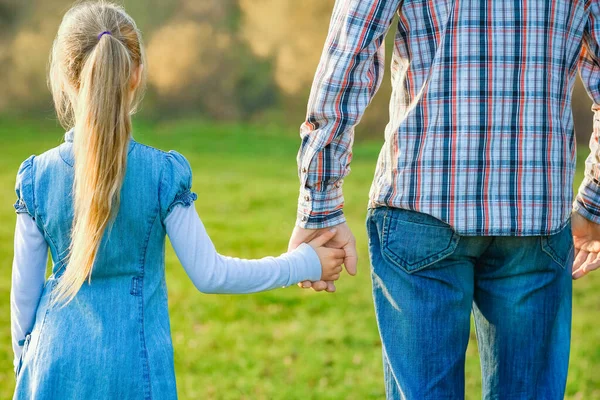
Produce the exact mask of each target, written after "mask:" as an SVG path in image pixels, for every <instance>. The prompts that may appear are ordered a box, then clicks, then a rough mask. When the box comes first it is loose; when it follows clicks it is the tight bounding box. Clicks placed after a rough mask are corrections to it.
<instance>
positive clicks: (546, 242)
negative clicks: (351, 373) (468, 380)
mask: <svg viewBox="0 0 600 400" xmlns="http://www.w3.org/2000/svg"><path fill="white" fill-rule="evenodd" d="M367 230H368V235H369V249H370V256H371V264H372V271H371V272H372V281H373V297H374V303H375V311H376V316H377V323H378V327H379V332H380V335H381V340H382V344H383V362H384V374H385V385H386V393H387V398H388V399H394V400H395V399H419V400H426V399H432V400H433V399H435V400H441V399H462V398H464V396H465V393H464V391H465V370H464V365H465V352H466V349H467V344H468V341H469V334H470V318H471V313H472V314H473V315H474V319H475V326H476V335H477V341H478V349H479V353H480V358H481V368H482V378H483V382H482V390H483V398H484V399H487V400H491V399H502V400H511V399H549V400H559V399H563V397H564V391H565V384H566V378H567V368H568V362H569V345H570V333H571V291H572V280H571V266H572V263H573V238H572V234H571V226H570V220H569V221H568V222H567V224H566V225H565V226H563V227H562V229H561V230H560V231H559V232H558V233H556V234H553V235H548V236H523V237H506V236H501V237H500V236H496V237H494V236H487V237H486V236H460V235H458V234H457V233H456V232H455V230H454V229H453V228H452V227H450V225H448V224H446V223H445V222H442V221H441V220H438V219H436V218H434V217H433V216H431V215H427V214H423V213H419V212H416V211H410V210H404V209H396V208H387V207H381V208H375V209H370V210H369V213H368V217H367Z"/></svg>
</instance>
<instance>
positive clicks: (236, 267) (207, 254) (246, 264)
mask: <svg viewBox="0 0 600 400" xmlns="http://www.w3.org/2000/svg"><path fill="white" fill-rule="evenodd" d="M165 226H166V230H167V235H168V236H169V239H170V241H171V244H172V245H173V249H174V250H175V254H177V257H178V258H179V261H180V262H181V264H182V265H183V268H184V269H185V271H186V273H187V274H188V276H189V277H190V279H191V280H192V282H193V283H194V285H195V286H196V288H197V289H198V290H199V291H201V292H203V293H254V292H260V291H265V290H270V289H274V288H278V287H284V286H289V285H293V284H295V283H298V282H302V281H305V280H310V281H317V280H320V279H321V263H320V261H319V257H318V256H317V253H316V252H315V251H314V250H313V248H312V247H311V246H309V245H308V244H303V245H301V246H300V247H298V248H297V249H296V250H294V251H292V252H290V253H286V254H283V255H281V256H279V257H265V258H263V259H260V260H242V259H239V258H233V257H227V256H223V255H221V254H219V253H218V252H217V251H216V249H215V247H214V245H213V243H212V241H211V240H210V237H209V236H208V234H207V232H206V229H205V228H204V225H203V224H202V221H201V220H200V217H199V216H198V213H197V212H196V209H195V207H183V206H181V205H178V206H175V207H174V209H173V210H172V211H171V213H170V214H169V216H168V217H167V219H166V221H165Z"/></svg>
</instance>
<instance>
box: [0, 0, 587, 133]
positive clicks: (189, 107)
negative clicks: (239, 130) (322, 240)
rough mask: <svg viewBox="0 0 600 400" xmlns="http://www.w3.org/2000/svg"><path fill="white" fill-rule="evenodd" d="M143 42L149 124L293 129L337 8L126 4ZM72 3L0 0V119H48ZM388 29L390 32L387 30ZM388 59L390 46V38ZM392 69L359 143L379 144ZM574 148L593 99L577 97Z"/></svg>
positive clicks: (208, 2) (262, 3) (213, 2)
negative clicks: (53, 70) (53, 63)
mask: <svg viewBox="0 0 600 400" xmlns="http://www.w3.org/2000/svg"><path fill="white" fill-rule="evenodd" d="M122 3H123V4H124V6H125V7H126V9H127V10H128V12H129V13H130V14H131V15H132V16H133V17H134V18H135V19H136V22H137V23H138V26H139V27H140V29H141V30H142V32H143V35H144V40H145V42H146V52H147V59H148V65H147V71H148V77H149V88H148V94H147V97H146V101H145V102H144V106H143V108H142V111H141V112H142V114H143V115H144V116H145V117H146V118H161V117H172V116H201V117H206V118H218V119H227V120H231V119H239V120H251V119H258V120H262V121H270V120H273V119H277V120H278V122H280V121H284V122H286V123H289V124H292V125H296V126H299V125H300V123H301V122H302V119H303V118H304V114H305V112H306V101H307V99H308V94H309V91H310V86H311V83H312V79H313V76H314V72H315V69H316V67H317V63H318V61H319V57H320V55H321V52H322V48H323V43H324V40H325V37H326V34H327V29H328V25H329V18H330V16H331V10H332V7H333V3H334V0H303V1H302V2H301V3H299V2H297V1H292V0H200V1H198V0H168V1H167V0H123V1H122ZM71 4H72V1H71V0H0V27H1V28H2V32H3V34H2V35H0V93H1V95H0V113H2V112H5V113H6V112H7V113H18V112H21V113H23V112H39V111H42V112H43V113H44V116H47V115H49V114H50V113H51V110H52V106H51V99H50V95H49V92H48V90H47V89H46V82H45V80H46V76H45V73H46V63H47V57H48V54H49V51H50V47H51V44H52V40H53V39H54V36H55V34H56V31H57V28H58V25H59V23H60V19H61V17H62V14H63V13H64V12H65V11H66V10H67V9H68V7H69V6H70V5H71ZM393 30H394V28H393V27H392V31H393ZM386 42H387V52H386V53H387V57H388V59H387V61H386V64H387V65H389V57H390V52H391V48H392V43H393V34H392V33H390V34H389V35H388V38H387V40H386ZM386 69H387V67H386ZM389 80H390V78H389V71H387V70H386V75H385V76H384V82H383V85H382V87H381V89H380V91H379V93H378V95H377V96H376V98H375V100H374V101H373V103H372V104H371V106H370V107H369V109H368V110H367V113H366V115H365V117H364V118H363V120H362V122H361V125H360V127H359V128H358V132H357V138H358V139H360V138H361V137H366V136H371V137H379V138H382V137H383V130H384V127H385V124H386V123H387V120H388V102H389V98H390V94H391V87H390V82H389ZM573 104H574V114H575V117H576V129H577V132H578V133H579V136H580V139H579V141H580V143H586V142H587V140H588V138H589V133H590V132H591V123H592V114H591V112H590V101H589V99H588V97H587V95H586V94H585V93H584V91H583V90H582V88H581V85H580V84H579V83H578V85H577V89H576V91H575V94H574V96H573Z"/></svg>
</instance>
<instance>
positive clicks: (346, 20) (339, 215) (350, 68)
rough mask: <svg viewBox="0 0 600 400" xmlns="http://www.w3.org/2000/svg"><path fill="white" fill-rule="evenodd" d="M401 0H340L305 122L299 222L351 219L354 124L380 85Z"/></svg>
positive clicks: (315, 224) (311, 225)
mask: <svg viewBox="0 0 600 400" xmlns="http://www.w3.org/2000/svg"><path fill="white" fill-rule="evenodd" d="M399 5H400V0H337V1H336V3H335V6H334V9H333V15H332V17H331V22H330V26H329V33H328V35H327V40H326V42H325V46H324V49H323V53H322V55H321V61H320V62H319V66H318V69H317V72H316V75H315V78H314V81H313V84H312V89H311V93H310V98H309V101H308V109H307V116H306V120H305V122H304V123H303V124H302V126H301V128H300V136H301V138H302V144H301V147H300V151H299V153H298V174H299V177H300V197H299V200H298V215H297V220H296V226H298V227H300V228H307V229H319V228H326V227H330V226H334V225H338V224H341V223H343V222H345V218H344V213H343V205H344V198H343V195H342V180H343V178H344V177H345V176H346V175H347V174H348V173H349V165H350V161H351V158H352V143H353V140H354V127H355V126H356V125H357V124H358V123H359V121H360V119H361V117H362V115H363V113H364V111H365V109H366V108H367V106H368V105H369V103H370V102H371V99H372V98H373V96H374V95H375V93H376V91H377V89H378V88H379V86H380V84H381V80H382V76H383V70H384V38H385V34H386V33H387V31H388V29H389V27H390V25H391V23H392V19H393V17H394V14H395V13H396V11H397V10H398V8H399Z"/></svg>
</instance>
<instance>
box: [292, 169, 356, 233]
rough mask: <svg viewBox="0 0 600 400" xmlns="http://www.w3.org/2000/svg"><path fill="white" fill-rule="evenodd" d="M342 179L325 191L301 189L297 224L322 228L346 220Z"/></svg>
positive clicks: (301, 226) (311, 227)
mask: <svg viewBox="0 0 600 400" xmlns="http://www.w3.org/2000/svg"><path fill="white" fill-rule="evenodd" d="M343 208H344V195H343V194H342V183H341V181H340V182H338V183H336V184H335V185H333V186H332V187H331V188H329V189H328V190H326V191H324V192H318V191H314V190H310V189H306V188H301V189H300V196H299V198H298V215H297V217H296V226H298V227H300V228H305V229H322V228H329V227H331V226H335V225H339V224H342V223H344V222H346V217H345V216H344V211H343Z"/></svg>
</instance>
